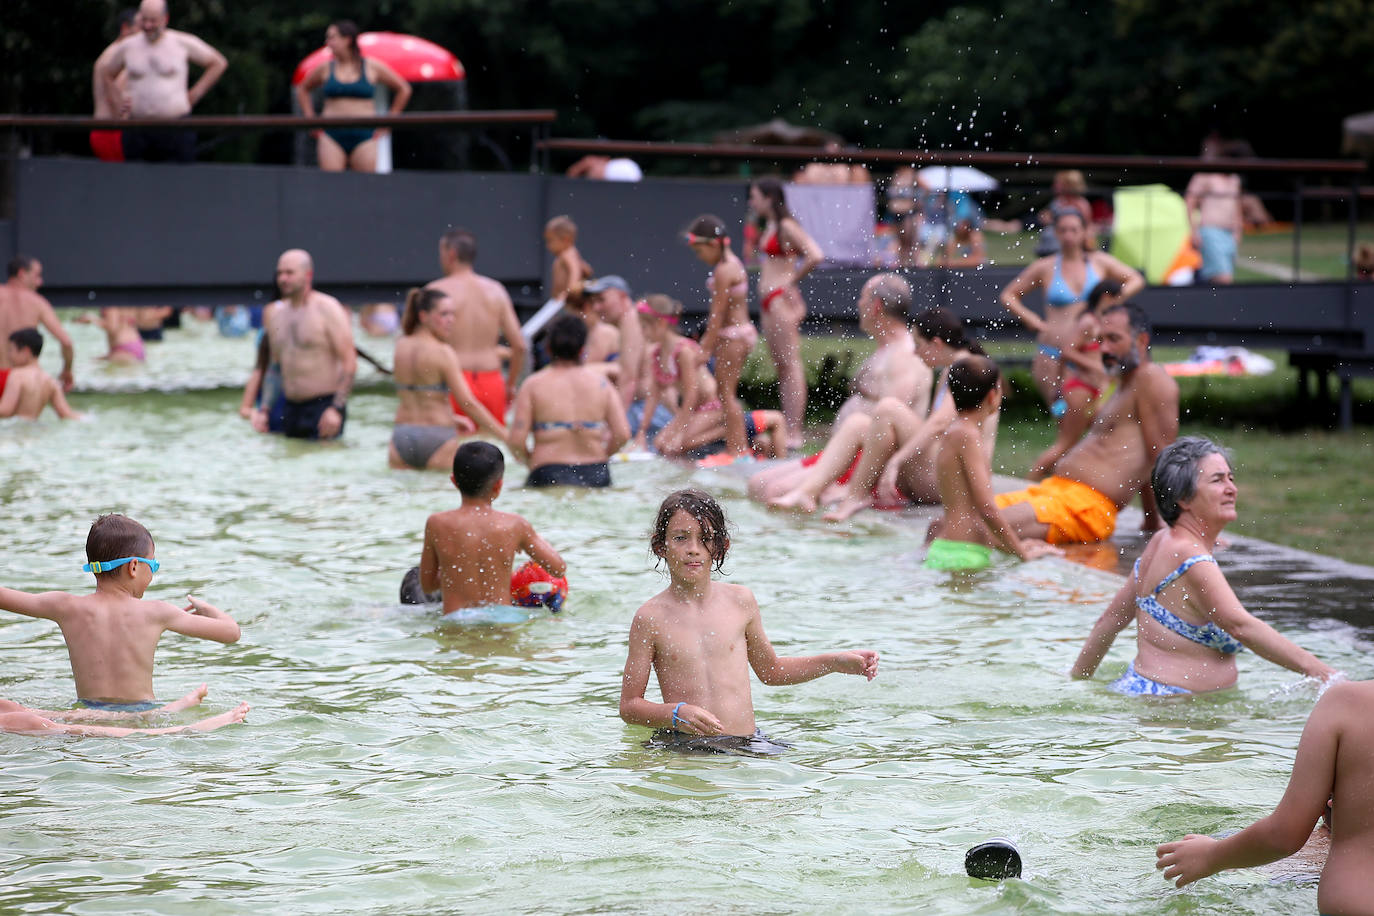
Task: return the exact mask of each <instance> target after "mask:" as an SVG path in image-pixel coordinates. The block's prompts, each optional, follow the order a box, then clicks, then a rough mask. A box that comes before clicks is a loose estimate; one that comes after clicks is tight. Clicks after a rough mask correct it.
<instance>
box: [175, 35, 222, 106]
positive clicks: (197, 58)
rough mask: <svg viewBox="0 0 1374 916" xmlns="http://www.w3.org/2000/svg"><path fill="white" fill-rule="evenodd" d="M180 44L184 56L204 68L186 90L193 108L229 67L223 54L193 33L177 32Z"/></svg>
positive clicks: (187, 97)
mask: <svg viewBox="0 0 1374 916" xmlns="http://www.w3.org/2000/svg"><path fill="white" fill-rule="evenodd" d="M177 34H178V36H179V37H180V38H181V41H182V44H183V45H184V46H185V47H186V57H187V59H188V60H190V61H191V63H193V64H198V65H200V66H202V67H204V68H205V71H204V72H203V73H201V75H200V79H198V80H196V84H195V85H194V86H192V87H191V88H190V89H189V90H187V92H186V99H187V101H189V102H190V103H191V107H192V108H195V107H196V105H197V104H199V102H200V100H201V99H203V98H205V93H207V92H209V91H210V87H211V86H214V85H215V83H217V82H219V78H220V77H221V76H223V75H224V71H225V70H227V69H229V61H227V60H225V58H224V55H223V54H221V53H219V52H218V51H216V50H215V49H214V48H212V47H210V46H209V45H208V44H206V43H205V42H203V41H201V40H200V39H199V38H197V37H196V36H194V35H190V34H188V33H186V32H178V33H177Z"/></svg>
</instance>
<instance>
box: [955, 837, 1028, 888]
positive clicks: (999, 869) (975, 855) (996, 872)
mask: <svg viewBox="0 0 1374 916" xmlns="http://www.w3.org/2000/svg"><path fill="white" fill-rule="evenodd" d="M964 871H966V872H968V876H969V877H970V878H981V879H983V880H984V881H1005V880H1006V879H1008V878H1019V877H1021V853H1020V852H1019V851H1018V850H1017V849H1016V844H1014V843H1013V842H1012V841H1011V840H1008V839H1004V838H1002V837H993V838H992V839H990V840H988V841H987V842H986V843H979V844H978V845H977V846H975V847H973V848H972V849H970V850H969V851H968V852H966V853H964Z"/></svg>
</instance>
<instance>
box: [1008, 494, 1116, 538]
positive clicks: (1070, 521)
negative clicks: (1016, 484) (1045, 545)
mask: <svg viewBox="0 0 1374 916" xmlns="http://www.w3.org/2000/svg"><path fill="white" fill-rule="evenodd" d="M1017 503H1030V504H1031V508H1032V509H1034V510H1035V518H1036V521H1038V522H1040V523H1042V524H1045V525H1049V526H1050V532H1049V535H1048V537H1046V540H1047V541H1049V542H1050V543H1051V544H1091V543H1093V542H1094V541H1102V540H1105V539H1107V538H1109V537H1111V536H1112V532H1113V531H1115V530H1116V512H1117V508H1116V503H1114V502H1112V501H1111V500H1110V499H1108V498H1107V497H1105V496H1103V495H1102V494H1101V493H1099V492H1097V491H1096V490H1094V489H1093V488H1092V487H1090V486H1088V485H1087V484H1086V483H1079V482H1078V481H1076V480H1069V479H1068V478H1067V477H1047V478H1045V479H1044V480H1042V481H1040V483H1036V484H1031V485H1030V486H1029V487H1027V488H1026V489H1024V490H1016V491H1014V492H1012V493H999V494H997V508H999V509H1005V508H1006V507H1007V506H1014V505H1016V504H1017Z"/></svg>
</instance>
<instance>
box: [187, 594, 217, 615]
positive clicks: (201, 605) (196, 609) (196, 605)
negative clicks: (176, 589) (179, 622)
mask: <svg viewBox="0 0 1374 916" xmlns="http://www.w3.org/2000/svg"><path fill="white" fill-rule="evenodd" d="M186 602H187V604H186V607H184V608H182V610H183V611H185V612H186V613H188V614H200V615H201V616H202V617H208V616H211V615H209V614H207V613H206V612H205V609H206V608H212V609H213V605H211V604H210V603H209V602H206V601H201V600H200V599H199V598H197V597H196V596H195V595H187V596H186Z"/></svg>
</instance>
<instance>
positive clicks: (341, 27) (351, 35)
mask: <svg viewBox="0 0 1374 916" xmlns="http://www.w3.org/2000/svg"><path fill="white" fill-rule="evenodd" d="M330 25H332V26H333V27H334V30H335V31H336V32H338V33H339V37H340V38H346V39H347V40H348V45H349V47H351V48H352V49H353V53H354V55H356V56H357V57H359V58H361V57H362V52H361V51H359V50H358V23H356V22H354V21H353V20H352V19H340V20H338V21H337V22H331V23H330Z"/></svg>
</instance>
